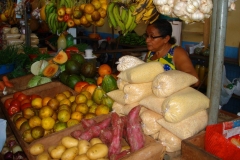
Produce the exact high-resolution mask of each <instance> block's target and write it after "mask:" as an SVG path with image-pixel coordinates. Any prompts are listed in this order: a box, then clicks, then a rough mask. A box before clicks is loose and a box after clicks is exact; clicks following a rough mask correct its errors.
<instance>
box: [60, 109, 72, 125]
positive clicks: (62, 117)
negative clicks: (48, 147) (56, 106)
mask: <svg viewBox="0 0 240 160" xmlns="http://www.w3.org/2000/svg"><path fill="white" fill-rule="evenodd" d="M70 117H71V114H70V112H69V111H67V110H65V109H62V110H60V111H59V112H58V120H59V121H60V122H67V121H68V120H69V119H70Z"/></svg>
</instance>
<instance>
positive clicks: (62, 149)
mask: <svg viewBox="0 0 240 160" xmlns="http://www.w3.org/2000/svg"><path fill="white" fill-rule="evenodd" d="M65 150H66V147H65V146H64V145H59V146H56V148H54V149H52V150H51V153H50V155H51V157H52V158H54V159H60V158H61V156H62V154H63V152H65Z"/></svg>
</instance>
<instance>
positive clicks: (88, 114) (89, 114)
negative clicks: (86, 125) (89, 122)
mask: <svg viewBox="0 0 240 160" xmlns="http://www.w3.org/2000/svg"><path fill="white" fill-rule="evenodd" d="M94 117H96V115H95V114H94V113H87V114H86V115H85V116H84V118H85V119H92V118H94Z"/></svg>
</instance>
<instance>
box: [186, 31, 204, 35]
mask: <svg viewBox="0 0 240 160" xmlns="http://www.w3.org/2000/svg"><path fill="white" fill-rule="evenodd" d="M182 33H192V34H200V35H203V32H202V31H187V30H182Z"/></svg>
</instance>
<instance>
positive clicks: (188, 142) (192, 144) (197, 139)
mask: <svg viewBox="0 0 240 160" xmlns="http://www.w3.org/2000/svg"><path fill="white" fill-rule="evenodd" d="M204 143H205V131H202V132H200V133H199V134H197V135H195V136H192V137H190V138H187V139H185V140H183V141H182V157H183V159H184V160H192V159H193V157H194V160H220V158H218V157H216V156H214V155H212V154H211V153H209V152H207V151H205V149H204Z"/></svg>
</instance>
